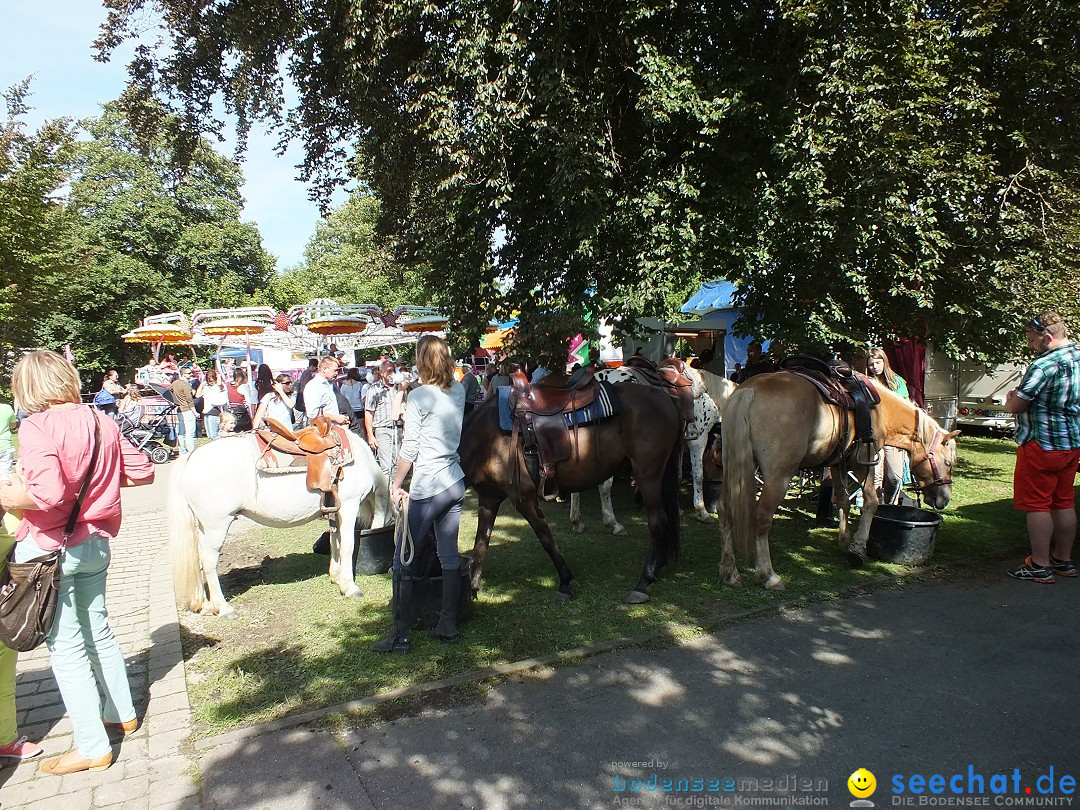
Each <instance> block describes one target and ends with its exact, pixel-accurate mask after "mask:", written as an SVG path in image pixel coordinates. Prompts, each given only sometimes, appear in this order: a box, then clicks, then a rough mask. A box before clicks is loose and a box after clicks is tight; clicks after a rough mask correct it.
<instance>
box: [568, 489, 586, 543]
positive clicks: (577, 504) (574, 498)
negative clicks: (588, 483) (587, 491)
mask: <svg viewBox="0 0 1080 810" xmlns="http://www.w3.org/2000/svg"><path fill="white" fill-rule="evenodd" d="M588 528H589V527H588V526H586V525H585V521H584V520H582V519H581V493H580V492H571V493H570V529H571V531H574V532H577V533H578V534H583V533H584V532H585V531H586V530H587V529H588Z"/></svg>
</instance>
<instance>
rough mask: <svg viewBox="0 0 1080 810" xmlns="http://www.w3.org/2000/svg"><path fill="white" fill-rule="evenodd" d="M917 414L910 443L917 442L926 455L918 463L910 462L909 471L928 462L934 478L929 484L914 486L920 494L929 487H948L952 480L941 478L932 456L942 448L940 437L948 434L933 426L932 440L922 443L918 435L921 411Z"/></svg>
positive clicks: (935, 459)
mask: <svg viewBox="0 0 1080 810" xmlns="http://www.w3.org/2000/svg"><path fill="white" fill-rule="evenodd" d="M917 413H918V415H917V417H916V421H915V435H914V436H912V441H913V443H915V442H917V443H918V444H921V445H922V446H923V450H924V451H925V452H926V455H925V456H923V457H922V458H920V459H919V460H918V461H912V462H911V469H912V470H914V469H915V468H916V467H918V466H919V465H920V464H922V463H923V462H924V461H929V462H930V472H931V474H932V475H933V476H934V480H932V481H931V482H930V483H929V484H925V485H924V484H918V483H916V484H915V486H914V489H915V490H916V491H918V492H922V491H924V490H926V489H929V488H930V487H943V486H946V485H950V484H952V479H951V478H943V477H942V475H941V468H940V467H939V466H938V461H937V458H936V457H935V456H934V452H935V451H936V450H937V449H938V448H940V447H943V444H942V442H941V439H942V437H943V436H947V435H948V434H947V433H946V432H945V431H944V430H942V429H941V428H940V427H938V426H937V425H935V426H934V438H932V439H931V440H930V443H929V444H927V443H926V442H924V441H923V439H922V436H921V435H920V433H921V431H920V427H921V425H922V411H921V410H920V411H918V412H917ZM912 456H913V457H914V454H912Z"/></svg>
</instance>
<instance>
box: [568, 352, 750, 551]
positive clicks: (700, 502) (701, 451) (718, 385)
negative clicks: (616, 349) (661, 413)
mask: <svg viewBox="0 0 1080 810" xmlns="http://www.w3.org/2000/svg"><path fill="white" fill-rule="evenodd" d="M685 374H686V376H687V377H688V378H689V380H690V382H691V383H693V388H692V391H693V394H694V419H693V421H690V422H687V423H686V427H685V428H684V429H683V438H684V439H685V440H686V444H687V447H688V448H689V451H690V473H691V478H692V479H693V482H694V512H695V514H696V516H697V519H698V520H700V521H701V522H702V523H711V522H712V521H713V517H712V515H710V514H709V512H708V510H707V509H705V494H704V487H703V482H702V478H703V477H704V476H703V472H702V459H703V457H704V455H705V446H706V445H707V444H708V443H709V431H711V430H712V429H713V427H714V426H715V425H716V423H717V422H719V421H720V412H721V410H723V407H724V403H725V402H727V399H728V397H730V396H731V392H732V391H734V390H735V383H733V382H731V381H730V380H727V379H724V378H723V377H720V376H717V375H710V377H711V378H712V379H711V381H710V382H711V384H712V387H713V389H714V390H713V391H712V392H710V391H709V390H708V386H707V385H706V381H705V378H704V376H703V375H702V374H701V372H700V371H698V370H697V369H696V368H692V367H691V366H686V369H685ZM596 379H598V380H604V381H606V382H609V383H639V384H645V385H647V384H648V383H647V382H646V381H645V380H644V379H643V378H642V377H639V376H638V375H637V374H636V373H635V372H634V369H633V368H632V367H629V366H620V367H619V368H604V369H600V370H599V371H597V372H596ZM613 480H614V479H611V478H609V479H608V480H607V481H605V482H604V483H602V484H601V485H600V487H599V489H600V513H601V514H602V515H603V520H604V526H606V527H607V528H608V529H609V530H610V531H611V533H612V534H614V535H620V536H621V535H624V534H626V528H625V527H624V526H623V525H622V524H621V523H619V521H618V519H617V518H616V517H615V511H614V509H612V506H611V485H612V481H613ZM570 526H571V528H573V530H574V531H575V532H583V531H585V528H586V526H585V522H584V521H583V520H582V519H581V498H580V496H579V495H578V493H576V492H575V493H573V494H571V495H570Z"/></svg>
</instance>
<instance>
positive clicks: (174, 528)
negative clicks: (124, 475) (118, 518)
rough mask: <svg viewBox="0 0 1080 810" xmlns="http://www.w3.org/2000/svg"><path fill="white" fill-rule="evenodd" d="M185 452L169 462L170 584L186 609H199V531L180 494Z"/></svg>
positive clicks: (193, 610)
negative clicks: (170, 467) (170, 471)
mask: <svg viewBox="0 0 1080 810" xmlns="http://www.w3.org/2000/svg"><path fill="white" fill-rule="evenodd" d="M189 458H190V456H189V455H186V454H185V455H182V456H180V458H179V459H177V460H176V461H174V462H173V468H172V474H171V475H170V477H169V492H168V498H167V499H166V502H165V515H166V520H167V521H168V524H169V557H170V559H171V560H172V570H173V587H174V588H175V589H176V595H177V596H178V597H180V599H181V600H183V601H184V602H185V603H186V604H187V606H188V608H189V609H190V610H191V611H192V612H194V613H197V612H198V611H200V610H202V600H203V591H202V578H201V577H200V575H199V533H198V526H197V525H196V522H195V513H194V512H192V511H191V505H190V504H188V501H187V498H186V497H184V486H183V481H184V471H185V470H186V469H187V464H188V459H189Z"/></svg>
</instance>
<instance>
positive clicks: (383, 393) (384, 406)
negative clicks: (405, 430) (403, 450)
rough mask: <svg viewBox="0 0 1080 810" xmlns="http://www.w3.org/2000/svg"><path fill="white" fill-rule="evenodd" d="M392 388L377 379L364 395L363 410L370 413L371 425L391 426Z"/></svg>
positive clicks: (376, 426) (374, 426)
mask: <svg viewBox="0 0 1080 810" xmlns="http://www.w3.org/2000/svg"><path fill="white" fill-rule="evenodd" d="M393 393H394V388H393V386H388V385H385V384H384V383H383V382H382V380H379V381H378V382H376V383H375V384H374V385H372V386H371V387H370V388H369V389H368V391H367V395H366V396H365V397H364V410H366V411H369V412H370V413H371V414H372V417H371V427H372V428H381V427H393V426H394V424H395V422H394V415H393V410H394V397H393Z"/></svg>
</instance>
